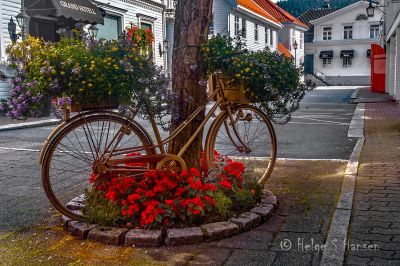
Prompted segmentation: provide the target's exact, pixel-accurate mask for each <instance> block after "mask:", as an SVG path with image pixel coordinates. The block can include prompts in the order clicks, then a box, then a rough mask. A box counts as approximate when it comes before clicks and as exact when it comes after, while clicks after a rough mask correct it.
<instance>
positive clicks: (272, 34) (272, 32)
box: [269, 30, 275, 46]
mask: <svg viewBox="0 0 400 266" xmlns="http://www.w3.org/2000/svg"><path fill="white" fill-rule="evenodd" d="M274 35H275V31H274V30H271V35H270V36H269V44H270V45H271V46H274V41H275V40H274V39H275V36H274Z"/></svg>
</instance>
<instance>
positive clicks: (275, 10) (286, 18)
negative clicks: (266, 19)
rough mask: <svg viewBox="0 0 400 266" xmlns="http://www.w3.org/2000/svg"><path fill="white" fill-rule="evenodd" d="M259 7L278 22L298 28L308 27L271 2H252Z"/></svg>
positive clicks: (259, 0)
mask: <svg viewBox="0 0 400 266" xmlns="http://www.w3.org/2000/svg"><path fill="white" fill-rule="evenodd" d="M254 2H256V3H257V4H258V5H259V6H261V7H262V8H263V9H264V10H265V11H267V12H268V13H269V14H271V15H272V16H273V17H274V18H275V19H276V20H277V21H279V22H291V23H294V24H296V25H298V26H300V27H304V28H306V29H307V28H308V26H307V25H306V24H305V23H303V22H301V21H300V20H298V19H297V18H296V17H294V16H292V15H291V14H290V13H288V12H286V11H285V10H283V9H282V8H281V7H279V6H278V5H277V4H275V3H273V2H272V1H271V0H254Z"/></svg>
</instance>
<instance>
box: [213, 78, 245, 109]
mask: <svg viewBox="0 0 400 266" xmlns="http://www.w3.org/2000/svg"><path fill="white" fill-rule="evenodd" d="M216 81H217V84H216V87H218V86H222V90H223V91H224V96H225V100H226V101H228V102H232V103H239V104H248V103H251V101H250V99H249V98H247V96H246V93H245V89H244V84H243V83H241V84H232V82H231V81H230V80H229V79H228V78H226V77H225V76H223V75H222V74H217V77H216ZM208 87H209V91H210V93H211V94H212V93H213V88H214V86H213V79H212V76H210V78H209V79H208ZM216 97H217V98H218V97H220V95H219V94H217V96H216ZM213 100H217V99H213Z"/></svg>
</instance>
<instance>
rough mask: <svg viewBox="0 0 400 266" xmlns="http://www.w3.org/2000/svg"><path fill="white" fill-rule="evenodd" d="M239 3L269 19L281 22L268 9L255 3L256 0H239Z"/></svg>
mask: <svg viewBox="0 0 400 266" xmlns="http://www.w3.org/2000/svg"><path fill="white" fill-rule="evenodd" d="M237 3H238V4H239V5H241V6H242V7H245V8H247V9H249V10H251V11H253V12H254V13H256V14H258V15H260V16H262V17H264V18H266V19H267V20H269V21H272V22H274V23H277V24H279V21H278V20H277V19H276V18H274V17H273V16H272V15H270V14H269V13H268V12H267V11H265V10H264V9H262V8H261V7H260V6H259V5H258V4H256V3H255V0H237Z"/></svg>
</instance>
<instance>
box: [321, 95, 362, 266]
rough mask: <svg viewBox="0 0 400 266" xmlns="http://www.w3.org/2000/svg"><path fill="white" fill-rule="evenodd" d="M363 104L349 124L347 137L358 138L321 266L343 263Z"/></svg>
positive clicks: (357, 163) (360, 138) (356, 171)
mask: <svg viewBox="0 0 400 266" xmlns="http://www.w3.org/2000/svg"><path fill="white" fill-rule="evenodd" d="M364 120H365V104H364V103H359V104H358V105H357V109H356V111H355V112H354V115H353V119H352V121H351V124H350V128H349V133H348V137H349V138H351V137H355V138H358V141H357V144H356V145H355V147H354V150H353V152H352V154H351V156H350V159H349V161H348V163H347V167H346V172H345V175H344V178H343V182H342V187H341V191H340V196H339V201H338V203H337V205H336V209H335V213H334V215H333V219H332V222H331V225H330V228H329V233H328V237H327V240H326V243H325V249H324V251H323V253H322V258H321V264H320V265H321V266H336V265H343V262H344V257H345V253H346V245H345V243H346V241H347V235H348V230H349V224H350V218H351V212H352V208H353V198H354V192H355V183H356V177H357V174H358V167H359V163H360V155H361V151H362V148H363V145H364V141H365V137H364Z"/></svg>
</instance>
